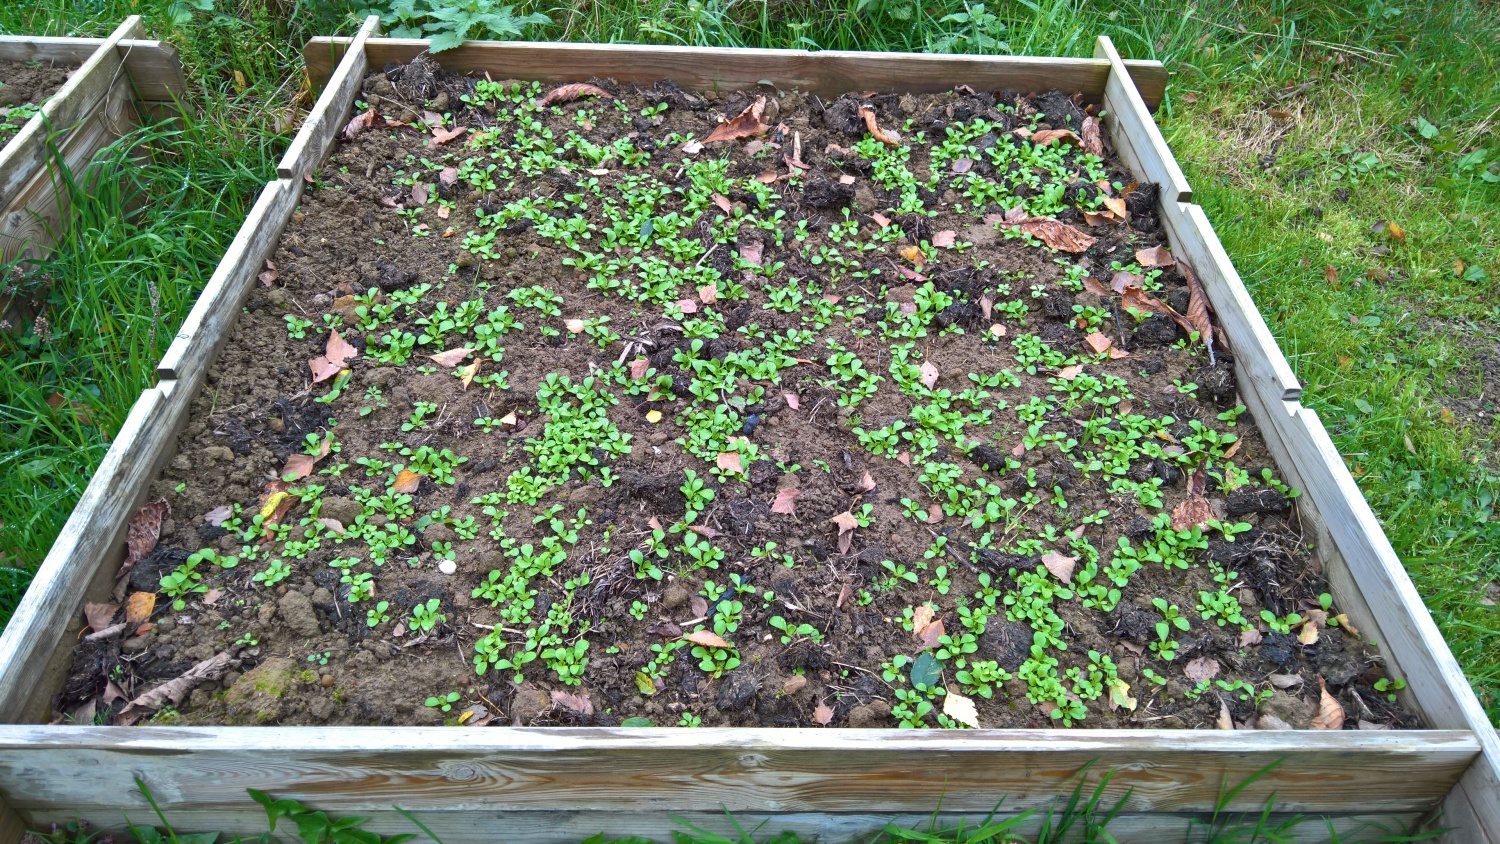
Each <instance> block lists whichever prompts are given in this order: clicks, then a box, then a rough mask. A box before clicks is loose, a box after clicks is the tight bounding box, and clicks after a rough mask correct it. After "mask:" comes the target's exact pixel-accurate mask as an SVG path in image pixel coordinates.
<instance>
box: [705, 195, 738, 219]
mask: <svg viewBox="0 0 1500 844" xmlns="http://www.w3.org/2000/svg"><path fill="white" fill-rule="evenodd" d="M710 198H711V199H712V200H713V201H714V204H715V205H717V206H719V210H720V211H723V212H724V213H725V214H728V213H729V212H730V210H731V209H732V208H734V206H733V205H732V204H730V202H729V197H727V196H725V195H724V194H722V193H715V194H714V195H713V196H712V197H710Z"/></svg>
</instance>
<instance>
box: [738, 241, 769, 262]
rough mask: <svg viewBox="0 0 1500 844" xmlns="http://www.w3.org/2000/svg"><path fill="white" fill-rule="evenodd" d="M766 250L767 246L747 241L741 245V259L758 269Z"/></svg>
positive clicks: (758, 242)
mask: <svg viewBox="0 0 1500 844" xmlns="http://www.w3.org/2000/svg"><path fill="white" fill-rule="evenodd" d="M765 248H766V247H765V245H764V244H762V243H761V242H760V241H758V240H747V241H745V242H744V243H741V244H740V258H741V259H743V260H744V261H745V262H746V263H750V264H754V265H755V266H757V267H758V266H760V262H761V256H762V255H763V254H764V252H765Z"/></svg>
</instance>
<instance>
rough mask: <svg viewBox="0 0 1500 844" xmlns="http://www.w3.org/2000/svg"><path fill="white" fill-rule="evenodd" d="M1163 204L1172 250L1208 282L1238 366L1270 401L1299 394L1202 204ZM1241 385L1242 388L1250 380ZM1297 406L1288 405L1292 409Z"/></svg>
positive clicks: (1211, 300) (1287, 399) (1298, 386)
mask: <svg viewBox="0 0 1500 844" xmlns="http://www.w3.org/2000/svg"><path fill="white" fill-rule="evenodd" d="M1160 208H1161V212H1162V215H1161V221H1162V225H1163V226H1164V227H1165V228H1166V230H1167V236H1168V240H1169V242H1170V243H1171V246H1172V253H1173V255H1174V256H1176V258H1177V259H1178V260H1181V261H1184V262H1186V263H1187V264H1188V266H1190V267H1191V268H1192V269H1193V272H1194V273H1195V274H1197V276H1198V279H1199V280H1200V281H1201V282H1202V283H1203V288H1204V292H1205V293H1207V294H1208V300H1209V305H1210V306H1211V308H1212V309H1213V314H1214V317H1215V322H1216V324H1217V325H1218V326H1220V328H1221V329H1222V332H1223V333H1224V334H1226V335H1228V340H1229V343H1228V345H1229V346H1230V347H1231V349H1232V351H1233V353H1234V359H1235V364H1236V366H1243V367H1245V370H1246V371H1247V372H1248V373H1249V374H1250V376H1251V377H1250V380H1251V383H1253V384H1254V385H1255V387H1256V389H1259V390H1262V391H1263V394H1264V395H1265V397H1266V399H1267V400H1268V401H1269V400H1270V399H1272V398H1274V399H1276V401H1278V402H1297V401H1298V400H1300V399H1301V397H1302V383H1301V382H1300V381H1298V380H1297V375H1296V373H1294V372H1293V371H1292V365H1291V364H1290V363H1288V362H1287V359H1286V355H1284V354H1282V352H1281V347H1280V346H1279V345H1278V344H1277V342H1276V337H1275V335H1273V334H1272V333H1271V328H1270V326H1268V325H1266V321H1265V318H1264V317H1262V316H1261V314H1260V309H1259V308H1257V307H1256V305H1255V300H1254V299H1253V298H1252V297H1251V296H1250V291H1249V290H1248V289H1247V288H1246V287H1245V282H1244V280H1243V279H1241V278H1240V274H1239V272H1238V271H1237V270H1236V269H1235V267H1234V262H1233V261H1231V260H1230V259H1229V253H1227V252H1225V251H1224V245H1223V244H1222V243H1220V242H1219V236H1218V234H1217V233H1216V232H1215V231H1214V227H1213V224H1212V223H1210V222H1209V221H1208V215H1207V214H1205V213H1203V209H1202V208H1201V207H1199V206H1197V205H1192V204H1189V203H1185V202H1165V201H1163V202H1162V203H1161V206H1160ZM1240 388H1241V391H1243V390H1244V388H1245V385H1244V384H1241V385H1240ZM1292 412H1294V410H1293V409H1292V408H1288V410H1287V413H1292Z"/></svg>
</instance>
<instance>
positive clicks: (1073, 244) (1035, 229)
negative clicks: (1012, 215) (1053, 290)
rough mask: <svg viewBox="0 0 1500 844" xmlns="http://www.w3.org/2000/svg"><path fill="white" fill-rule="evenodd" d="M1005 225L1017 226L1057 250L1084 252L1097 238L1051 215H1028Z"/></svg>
mask: <svg viewBox="0 0 1500 844" xmlns="http://www.w3.org/2000/svg"><path fill="white" fill-rule="evenodd" d="M1006 225H1012V226H1015V227H1016V228H1019V229H1020V230H1021V231H1022V232H1024V233H1025V234H1029V235H1031V236H1032V237H1035V238H1037V239H1038V240H1040V241H1041V242H1042V243H1045V244H1046V245H1047V247H1048V248H1050V249H1056V250H1058V251H1059V252H1084V251H1087V250H1088V248H1089V247H1091V246H1093V245H1094V243H1095V242H1096V240H1097V239H1096V238H1093V237H1090V236H1089V235H1086V234H1084V233H1083V232H1081V231H1079V230H1078V229H1075V228H1073V227H1072V226H1070V225H1068V224H1067V223H1063V222H1059V221H1058V220H1054V219H1052V218H1051V217H1028V218H1025V219H1022V220H1018V221H1016V222H1007V223H1006Z"/></svg>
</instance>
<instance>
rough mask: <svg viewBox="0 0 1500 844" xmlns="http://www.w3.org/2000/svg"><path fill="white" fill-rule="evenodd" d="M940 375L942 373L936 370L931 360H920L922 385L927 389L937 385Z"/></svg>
mask: <svg viewBox="0 0 1500 844" xmlns="http://www.w3.org/2000/svg"><path fill="white" fill-rule="evenodd" d="M941 376H942V373H941V372H939V371H938V368H937V366H936V365H935V364H933V362H932V361H930V360H924V361H922V377H921V381H922V386H924V387H926V388H927V389H929V390H930V389H932V388H933V387H934V386H936V385H937V382H938V378H939V377H941Z"/></svg>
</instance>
